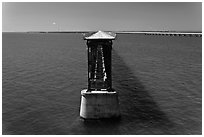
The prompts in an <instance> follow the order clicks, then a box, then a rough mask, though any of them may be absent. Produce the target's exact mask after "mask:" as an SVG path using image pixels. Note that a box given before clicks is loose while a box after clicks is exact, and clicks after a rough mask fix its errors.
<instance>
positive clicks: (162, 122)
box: [2, 33, 202, 135]
mask: <svg viewBox="0 0 204 137" xmlns="http://www.w3.org/2000/svg"><path fill="white" fill-rule="evenodd" d="M2 45H3V47H2V49H3V53H2V54H3V56H2V60H3V63H2V65H3V81H2V82H3V90H2V97H3V98H2V101H3V102H2V104H3V106H2V122H3V123H2V127H3V134H27V135H31V134H48V135H51V134H53V135H55V134H201V133H202V84H201V83H202V38H200V37H179V36H177V37H173V36H171V37H169V36H150V35H142V34H118V35H117V39H116V40H115V41H114V44H113V52H112V56H113V60H112V61H113V64H112V65H113V66H112V71H113V87H114V88H115V89H116V90H117V92H119V100H120V109H121V115H122V117H121V119H120V120H119V121H118V120H102V121H99V120H97V121H88V122H84V121H83V120H81V119H80V118H79V109H80V108H79V107H80V90H82V89H84V88H86V87H87V53H86V44H85V41H84V40H83V39H82V35H81V34H74V33H70V34H57V33H56V34H26V33H3V44H2Z"/></svg>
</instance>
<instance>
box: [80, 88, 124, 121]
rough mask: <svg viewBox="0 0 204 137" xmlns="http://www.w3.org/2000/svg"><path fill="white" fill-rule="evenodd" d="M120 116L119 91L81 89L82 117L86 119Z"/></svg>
mask: <svg viewBox="0 0 204 137" xmlns="http://www.w3.org/2000/svg"><path fill="white" fill-rule="evenodd" d="M119 116H120V110H119V101H118V94H117V92H114V91H113V92H108V91H89V92H87V89H85V90H82V91H81V108H80V117H81V118H84V119H100V118H117V117H119Z"/></svg>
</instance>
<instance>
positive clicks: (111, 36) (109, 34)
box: [84, 30, 116, 40]
mask: <svg viewBox="0 0 204 137" xmlns="http://www.w3.org/2000/svg"><path fill="white" fill-rule="evenodd" d="M115 37H116V34H114V33H112V32H104V31H100V30H99V31H98V32H95V33H91V34H89V35H88V36H85V37H84V39H86V40H87V39H115Z"/></svg>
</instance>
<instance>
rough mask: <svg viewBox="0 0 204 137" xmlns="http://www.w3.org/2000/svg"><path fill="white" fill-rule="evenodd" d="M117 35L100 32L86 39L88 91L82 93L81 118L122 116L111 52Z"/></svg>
mask: <svg viewBox="0 0 204 137" xmlns="http://www.w3.org/2000/svg"><path fill="white" fill-rule="evenodd" d="M115 36H116V35H115V34H113V33H108V32H103V31H98V32H96V33H92V34H91V35H89V36H86V37H84V39H85V40H86V41H87V51H88V89H84V90H82V91H81V107H80V117H81V118H84V119H100V118H117V117H119V116H120V110H119V101H118V94H117V92H116V91H114V90H113V89H112V75H111V52H112V40H114V39H115Z"/></svg>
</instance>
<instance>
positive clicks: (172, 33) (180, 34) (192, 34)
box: [117, 31, 202, 37]
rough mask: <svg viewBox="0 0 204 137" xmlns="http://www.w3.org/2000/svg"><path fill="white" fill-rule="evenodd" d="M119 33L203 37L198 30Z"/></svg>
mask: <svg viewBox="0 0 204 137" xmlns="http://www.w3.org/2000/svg"><path fill="white" fill-rule="evenodd" d="M117 33H131V34H145V35H165V36H189V37H192V36H194V37H202V33H198V32H196V33H195V32H193V33H192V32H156V31H155V32H151V31H141V32H117Z"/></svg>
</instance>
